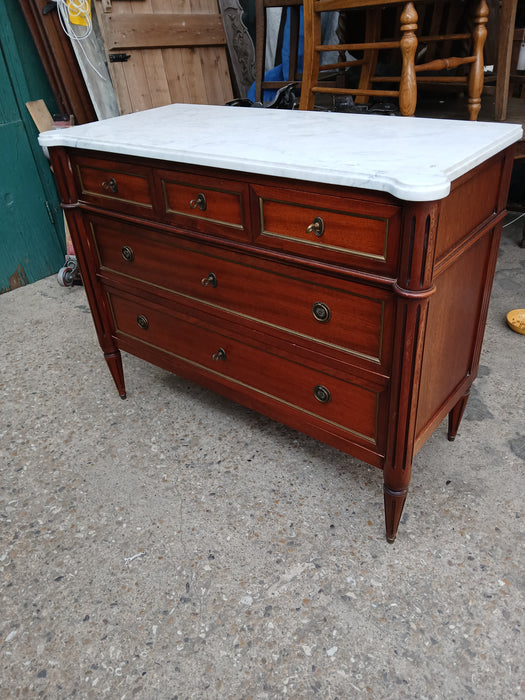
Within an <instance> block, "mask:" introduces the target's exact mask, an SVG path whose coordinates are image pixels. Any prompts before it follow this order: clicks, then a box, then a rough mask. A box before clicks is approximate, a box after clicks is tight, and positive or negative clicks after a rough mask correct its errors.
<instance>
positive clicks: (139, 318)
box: [137, 314, 149, 331]
mask: <svg viewBox="0 0 525 700" xmlns="http://www.w3.org/2000/svg"><path fill="white" fill-rule="evenodd" d="M137 323H138V324H139V326H140V327H141V328H142V330H143V331H147V330H148V328H149V322H148V319H147V318H146V317H145V316H143V315H142V314H139V315H138V316H137Z"/></svg>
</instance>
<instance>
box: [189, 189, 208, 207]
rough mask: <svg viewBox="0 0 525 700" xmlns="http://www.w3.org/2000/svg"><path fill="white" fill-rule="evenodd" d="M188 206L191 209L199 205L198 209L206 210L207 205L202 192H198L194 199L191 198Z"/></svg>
mask: <svg viewBox="0 0 525 700" xmlns="http://www.w3.org/2000/svg"><path fill="white" fill-rule="evenodd" d="M190 207H191V208H192V209H196V208H197V207H199V209H200V210H201V211H206V207H207V204H206V196H205V195H203V194H202V192H199V194H198V195H197V197H196V199H192V200H191V202H190Z"/></svg>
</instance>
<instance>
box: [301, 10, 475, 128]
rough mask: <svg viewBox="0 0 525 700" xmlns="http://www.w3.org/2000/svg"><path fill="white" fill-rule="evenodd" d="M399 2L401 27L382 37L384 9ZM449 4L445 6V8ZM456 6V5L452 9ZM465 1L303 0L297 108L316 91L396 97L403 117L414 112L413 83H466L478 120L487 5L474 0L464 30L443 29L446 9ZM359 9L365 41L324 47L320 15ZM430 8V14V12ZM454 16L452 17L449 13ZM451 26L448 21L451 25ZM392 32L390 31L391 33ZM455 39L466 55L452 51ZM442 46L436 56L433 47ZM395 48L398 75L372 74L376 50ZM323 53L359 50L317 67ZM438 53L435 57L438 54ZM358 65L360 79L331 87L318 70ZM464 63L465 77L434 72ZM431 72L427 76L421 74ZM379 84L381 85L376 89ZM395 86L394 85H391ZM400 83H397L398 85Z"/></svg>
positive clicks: (305, 105)
mask: <svg viewBox="0 0 525 700" xmlns="http://www.w3.org/2000/svg"><path fill="white" fill-rule="evenodd" d="M390 5H392V6H395V5H397V6H400V7H399V8H398V10H399V11H398V13H397V17H398V20H397V22H396V23H397V26H398V27H399V31H398V32H397V36H394V38H383V36H382V30H381V24H382V13H383V12H385V11H387V10H388V9H390V8H388V7H387V6H390ZM445 5H448V6H449V7H448V8H444V6H445ZM416 6H417V7H418V8H419V12H420V13H421V16H422V17H424V15H425V14H426V18H425V19H426V21H425V28H426V29H427V28H428V31H429V34H428V35H425V36H420V31H419V29H418V20H419V15H418V11H417V9H416ZM453 6H455V9H454V7H453ZM464 6H465V4H464V3H457V2H456V3H444V2H439V1H438V2H432V3H429V2H424V1H421V2H400V0H304V69H303V76H302V77H303V80H302V89H301V102H300V109H306V110H311V109H313V108H314V104H315V98H316V95H318V94H332V95H352V96H355V97H356V98H357V99H356V102H365V101H367V100H368V99H369V98H370V97H374V96H376V97H387V98H397V99H398V100H399V110H400V112H401V114H402V115H403V116H412V115H413V114H414V112H415V109H416V104H417V83H418V81H423V79H424V82H425V83H434V84H439V83H444V82H448V83H451V82H452V83H453V84H454V85H464V86H465V87H466V90H467V92H468V113H469V118H470V119H471V120H476V119H477V118H478V114H479V111H480V107H481V93H482V90H483V77H484V65H483V47H484V45H485V39H486V36H487V30H486V24H487V20H488V13H489V9H488V6H487V3H486V0H477V5H476V9H475V11H474V13H473V16H472V22H471V26H470V27H465V30H464V31H461V32H452V33H446V32H445V33H443V28H442V18H443V12H444V10H445V9H447V10H448V11H451V12H454V11H457V8H458V7H460V9H461V11H462V12H463V10H464ZM348 10H363V11H364V12H365V15H366V23H365V32H364V34H365V36H364V41H362V42H359V43H348V44H346V43H340V44H337V45H330V46H328V45H323V44H322V43H321V40H320V36H321V34H320V28H321V13H322V12H330V11H340V12H342V11H348ZM429 12H431V13H432V14H431V15H430V16H429V14H428V13H429ZM450 17H451V18H452V19H453V18H454V15H453V14H452V15H451V16H450ZM448 26H450V21H449V25H448ZM392 33H394V32H392ZM458 42H461V43H463V44H464V45H465V46H467V47H468V48H470V51H467V52H466V53H468V55H466V56H454V55H452V56H451V55H450V52H451V50H452V48H453V47H455V46H456V45H457V43H458ZM438 43H439V44H440V45H441V49H442V50H441V52H440V53H439V54H438V53H437V51H436V49H435V46H436V44H438ZM421 47H424V49H425V51H424V56H423V59H424V62H421V63H418V62H417V60H416V57H420V54H421V52H420V51H418V48H421ZM384 50H390V51H393V50H394V51H397V52H398V55H399V54H400V55H399V63H400V71H399V73H400V74H399V75H394V76H377V75H375V72H376V66H377V62H378V56H379V52H380V51H384ZM324 51H338V52H348V53H350V54H352V52H362V58H359V59H358V60H348V61H347V60H340V62H338V63H332V64H329V65H323V66H321V65H320V56H321V53H322V52H324ZM437 56H439V57H437ZM357 66H360V79H359V84H358V86H357V87H338V88H332V87H329V86H325V85H322V84H321V85H320V84H319V74H320V72H322V71H325V70H332V71H337V70H338V71H341V70H346V69H348V68H351V67H352V68H353V67H357ZM461 66H464V67H465V68H464V70H465V71H466V73H465V74H464V75H436V74H435V73H438V72H439V71H444V70H446V71H452V70H453V69H457V68H459V67H461ZM428 72H430V73H433V75H425V76H423V74H425V73H428ZM381 83H383V85H385V88H381V87H376V86H377V85H378V84H379V85H380V84H381ZM389 83H390V84H393V86H394V87H395V89H392V87H391V85H388V84H389ZM396 84H399V87H397V86H396Z"/></svg>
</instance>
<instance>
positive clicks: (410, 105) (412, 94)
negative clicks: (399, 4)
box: [399, 2, 418, 117]
mask: <svg viewBox="0 0 525 700" xmlns="http://www.w3.org/2000/svg"><path fill="white" fill-rule="evenodd" d="M417 20H418V15H417V12H416V8H415V7H414V3H413V2H407V4H406V5H405V7H404V9H403V12H402V13H401V55H402V58H403V65H402V67H401V81H400V83H399V110H400V112H401V114H402V115H403V116H404V117H412V116H413V115H414V112H415V111H416V105H417V82H416V69H415V57H416V51H417V36H416V29H417Z"/></svg>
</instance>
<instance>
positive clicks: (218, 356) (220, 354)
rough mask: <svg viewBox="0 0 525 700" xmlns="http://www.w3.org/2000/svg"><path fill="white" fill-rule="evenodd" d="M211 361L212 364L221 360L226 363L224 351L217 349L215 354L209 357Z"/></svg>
mask: <svg viewBox="0 0 525 700" xmlns="http://www.w3.org/2000/svg"><path fill="white" fill-rule="evenodd" d="M211 359H212V360H213V361H214V362H217V361H218V360H222V361H223V362H225V361H226V350H224V348H219V349H218V350H217V352H214V353H213V355H212V356H211Z"/></svg>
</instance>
